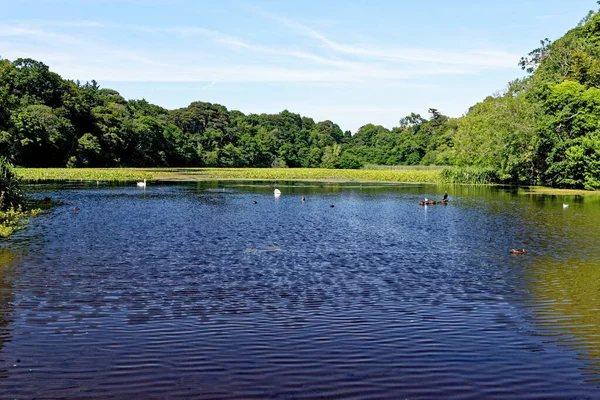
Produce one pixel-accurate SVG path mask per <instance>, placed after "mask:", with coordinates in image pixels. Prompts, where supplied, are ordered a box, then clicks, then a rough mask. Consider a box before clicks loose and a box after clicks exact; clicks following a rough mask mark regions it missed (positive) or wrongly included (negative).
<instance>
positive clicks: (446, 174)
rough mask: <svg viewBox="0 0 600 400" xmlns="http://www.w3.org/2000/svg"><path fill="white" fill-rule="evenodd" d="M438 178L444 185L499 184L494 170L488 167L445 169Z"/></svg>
mask: <svg viewBox="0 0 600 400" xmlns="http://www.w3.org/2000/svg"><path fill="white" fill-rule="evenodd" d="M440 176H441V179H442V181H443V182H445V183H462V184H476V185H491V184H494V183H500V179H499V177H498V174H497V172H496V170H494V169H493V168H489V167H446V168H444V169H442V170H441V172H440Z"/></svg>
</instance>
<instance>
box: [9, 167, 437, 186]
mask: <svg viewBox="0 0 600 400" xmlns="http://www.w3.org/2000/svg"><path fill="white" fill-rule="evenodd" d="M440 171H441V169H391V170H387V169H372V170H365V169H361V170H349V169H325V168H76V169H73V168H17V169H16V173H17V174H18V175H19V176H20V177H21V178H22V179H23V180H24V181H28V182H48V181H101V182H132V181H140V180H143V179H147V180H148V181H196V180H215V179H224V180H225V179H228V180H236V179H238V180H246V179H251V180H303V181H363V182H367V181H382V182H407V183H439V182H441V178H440V177H441V175H440Z"/></svg>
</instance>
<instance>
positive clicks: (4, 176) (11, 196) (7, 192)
mask: <svg viewBox="0 0 600 400" xmlns="http://www.w3.org/2000/svg"><path fill="white" fill-rule="evenodd" d="M38 212H39V210H37V209H36V210H27V209H25V197H24V196H23V191H22V190H21V185H20V180H19V178H18V177H17V175H16V174H15V171H14V168H13V166H12V165H11V164H10V163H9V162H8V160H6V158H4V157H2V158H0V237H2V238H6V237H9V236H10V235H12V234H13V232H15V231H17V230H19V229H22V228H23V227H24V226H25V224H27V222H28V217H30V216H33V215H36V214H37V213H38Z"/></svg>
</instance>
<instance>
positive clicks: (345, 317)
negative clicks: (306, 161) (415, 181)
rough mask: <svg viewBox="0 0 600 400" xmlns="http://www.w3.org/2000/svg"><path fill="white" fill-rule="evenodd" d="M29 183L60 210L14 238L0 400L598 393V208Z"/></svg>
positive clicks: (297, 189) (362, 189)
mask: <svg viewBox="0 0 600 400" xmlns="http://www.w3.org/2000/svg"><path fill="white" fill-rule="evenodd" d="M274 188H278V189H280V190H281V192H282V193H281V196H279V197H275V196H274V195H273V190H274ZM28 189H29V191H30V195H31V196H33V197H37V198H43V197H45V196H49V197H51V198H53V199H55V200H60V201H62V202H63V205H61V206H58V207H57V208H55V209H53V210H51V211H49V212H47V213H45V214H42V215H41V216H39V217H37V218H35V219H33V220H32V221H31V222H30V224H29V226H28V227H27V229H26V230H24V231H20V232H18V233H17V234H15V235H14V236H13V237H12V238H11V239H10V240H7V241H3V242H0V393H2V395H0V397H3V396H6V398H18V399H21V398H37V399H43V398H128V399H134V398H135V399H137V398H140V399H153V398H156V399H164V398H178V399H189V398H198V399H202V398H206V399H219V398H222V399H233V398H239V399H252V398H256V399H265V398H274V399H315V398H344V399H371V398H373V399H375V398H445V399H448V398H460V399H469V398H472V399H481V398H486V399H487V398H503V399H506V398H510V399H529V398H545V399H551V398H598V397H600V388H599V386H600V374H599V373H600V301H599V300H600V299H599V297H600V248H599V246H598V241H599V239H600V227H599V224H598V221H600V199H598V198H593V197H590V198H583V197H559V196H540V195H536V196H533V195H526V194H523V193H519V192H517V191H515V190H511V189H503V188H490V187H469V186H462V187H442V186H435V185H408V186H407V185H388V184H322V183H278V184H275V183H273V182H233V181H231V182H204V183H181V184H167V183H152V184H150V183H149V184H148V187H147V188H146V189H145V190H144V189H142V188H138V187H136V186H135V185H127V186H110V185H103V184H96V183H93V184H61V185H58V184H55V185H50V184H49V185H36V186H32V187H30V188H28ZM445 190H447V191H448V192H449V195H450V201H449V202H448V204H447V205H441V204H437V205H432V206H426V207H424V206H419V205H418V203H419V201H422V200H423V199H424V198H425V197H428V198H432V199H441V197H442V195H443V193H444V191H445ZM302 196H305V197H306V200H305V201H302V200H301V198H302ZM563 203H568V204H569V206H568V207H567V208H563V206H562V204H563ZM76 207H77V208H78V209H79V211H75V210H74V209H75V208H76ZM522 247H525V248H526V249H527V253H526V254H522V255H515V254H510V253H509V250H510V249H511V248H522Z"/></svg>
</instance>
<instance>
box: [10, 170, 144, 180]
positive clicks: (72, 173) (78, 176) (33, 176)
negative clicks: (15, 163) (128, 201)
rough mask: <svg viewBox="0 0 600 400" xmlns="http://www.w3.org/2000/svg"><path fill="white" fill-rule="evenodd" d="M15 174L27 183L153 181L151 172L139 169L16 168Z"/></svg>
mask: <svg viewBox="0 0 600 400" xmlns="http://www.w3.org/2000/svg"><path fill="white" fill-rule="evenodd" d="M15 172H16V173H17V176H18V177H19V178H21V179H22V180H23V181H27V182H54V181H100V182H129V181H137V180H144V179H148V180H151V179H152V174H151V173H150V172H146V171H142V170H140V169H137V168H15Z"/></svg>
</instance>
